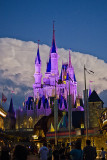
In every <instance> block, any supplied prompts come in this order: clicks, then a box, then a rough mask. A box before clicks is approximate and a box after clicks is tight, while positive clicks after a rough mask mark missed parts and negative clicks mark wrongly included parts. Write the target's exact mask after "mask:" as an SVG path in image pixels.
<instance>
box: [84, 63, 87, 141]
mask: <svg viewBox="0 0 107 160" xmlns="http://www.w3.org/2000/svg"><path fill="white" fill-rule="evenodd" d="M84 85H85V92H84V105H85V128H86V139H88V120H87V119H88V114H87V89H86V68H85V65H84Z"/></svg>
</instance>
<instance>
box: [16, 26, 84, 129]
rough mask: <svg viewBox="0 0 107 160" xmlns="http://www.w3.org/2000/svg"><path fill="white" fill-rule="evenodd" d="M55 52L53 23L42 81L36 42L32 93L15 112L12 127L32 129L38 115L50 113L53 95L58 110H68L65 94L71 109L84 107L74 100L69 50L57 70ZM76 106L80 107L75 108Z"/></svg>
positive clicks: (74, 87) (75, 83) (73, 78)
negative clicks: (50, 44)
mask: <svg viewBox="0 0 107 160" xmlns="http://www.w3.org/2000/svg"><path fill="white" fill-rule="evenodd" d="M58 58H59V56H58V51H57V47H56V42H55V31H54V24H53V37H52V46H51V49H50V53H49V60H48V62H47V64H46V72H45V77H44V78H43V83H42V73H41V65H42V61H41V58H40V51H39V44H38V49H37V55H36V58H35V73H34V79H35V83H34V84H33V91H34V96H33V97H32V96H31V97H28V99H27V100H26V101H25V102H24V106H23V108H19V109H18V110H17V111H16V129H19V128H34V125H35V124H36V123H37V122H38V120H39V119H40V118H41V117H42V116H48V115H50V114H51V113H52V110H53V106H54V99H55V98H57V101H58V109H59V110H62V111H63V110H66V111H68V99H67V98H68V95H69V94H70V95H71V97H70V98H71V99H72V108H73V109H74V110H75V109H76V108H77V107H78V110H80V111H81V109H82V110H84V109H83V106H82V107H80V106H79V104H78V103H76V99H77V81H76V77H75V72H74V68H73V66H72V63H71V55H70V51H69V60H68V63H62V68H61V72H60V74H59V70H58ZM79 107H80V108H79Z"/></svg>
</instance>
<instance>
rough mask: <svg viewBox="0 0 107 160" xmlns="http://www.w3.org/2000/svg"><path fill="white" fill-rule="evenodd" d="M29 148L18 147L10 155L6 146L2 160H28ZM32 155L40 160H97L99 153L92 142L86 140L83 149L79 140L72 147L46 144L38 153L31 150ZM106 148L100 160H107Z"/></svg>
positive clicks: (1, 155)
mask: <svg viewBox="0 0 107 160" xmlns="http://www.w3.org/2000/svg"><path fill="white" fill-rule="evenodd" d="M28 149H29V148H27V147H25V146H23V145H16V146H15V147H14V149H13V154H12V155H11V154H10V150H9V148H8V147H6V146H4V147H3V148H2V150H1V154H0V160H27V157H28V154H29V151H28ZM30 149H31V150H30V151H31V153H32V154H35V153H36V155H37V156H38V159H40V160H96V157H97V152H96V148H95V147H93V146H91V141H90V140H86V146H85V147H84V148H83V150H82V149H81V140H80V139H77V140H76V141H75V142H72V143H71V144H70V145H69V144H67V145H66V146H65V143H62V144H61V145H54V148H53V146H51V145H50V144H48V145H47V143H46V142H44V143H43V146H42V147H41V148H40V149H39V150H38V151H37V150H36V152H34V148H33V147H31V148H30ZM105 154H106V152H105V151H104V148H103V147H102V148H101V153H100V159H102V160H105ZM35 160H36V158H35Z"/></svg>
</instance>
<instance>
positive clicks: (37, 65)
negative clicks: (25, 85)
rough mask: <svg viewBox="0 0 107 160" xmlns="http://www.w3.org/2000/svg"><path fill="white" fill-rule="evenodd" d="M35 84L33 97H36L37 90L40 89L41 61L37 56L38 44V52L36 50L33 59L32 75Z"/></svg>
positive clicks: (38, 55)
mask: <svg viewBox="0 0 107 160" xmlns="http://www.w3.org/2000/svg"><path fill="white" fill-rule="evenodd" d="M34 78H35V83H34V84H33V89H34V97H35V98H36V97H37V94H39V90H38V88H41V78H42V74H41V59H40V54H39V43H38V50H37V56H36V58H35V73H34Z"/></svg>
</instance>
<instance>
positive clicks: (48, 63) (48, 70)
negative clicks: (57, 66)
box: [46, 58, 51, 72]
mask: <svg viewBox="0 0 107 160" xmlns="http://www.w3.org/2000/svg"><path fill="white" fill-rule="evenodd" d="M46 72H51V58H49V62H47V69H46Z"/></svg>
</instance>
